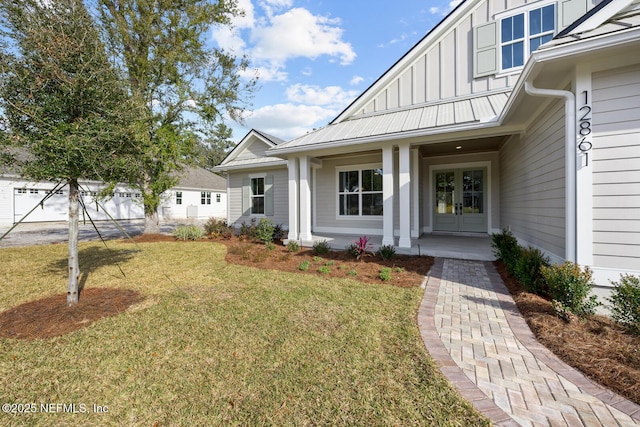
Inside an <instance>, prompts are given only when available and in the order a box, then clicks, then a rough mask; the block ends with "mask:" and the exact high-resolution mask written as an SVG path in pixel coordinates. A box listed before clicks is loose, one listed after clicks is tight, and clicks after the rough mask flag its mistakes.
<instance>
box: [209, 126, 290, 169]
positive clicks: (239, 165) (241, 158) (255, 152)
mask: <svg viewBox="0 0 640 427" xmlns="http://www.w3.org/2000/svg"><path fill="white" fill-rule="evenodd" d="M283 142H284V141H283V140H281V139H280V138H277V137H275V136H272V135H269V134H267V133H264V132H261V131H259V130H256V129H251V130H250V131H249V132H248V133H247V134H246V135H245V136H244V138H242V140H241V141H240V142H239V143H238V144H237V145H236V146H235V147H234V148H233V150H231V151H230V152H229V154H227V157H225V158H224V160H223V161H222V162H221V163H220V164H219V165H218V166H216V167H215V168H213V170H214V171H216V172H223V171H228V170H230V169H246V168H252V167H263V166H272V165H277V164H280V163H283V160H282V159H279V158H277V157H269V156H268V154H267V150H269V149H271V148H274V147H276V146H277V145H278V144H282V143H283Z"/></svg>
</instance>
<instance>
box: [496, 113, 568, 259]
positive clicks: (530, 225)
mask: <svg viewBox="0 0 640 427" xmlns="http://www.w3.org/2000/svg"><path fill="white" fill-rule="evenodd" d="M546 111H547V113H546V114H544V115H543V116H541V117H540V119H538V120H535V121H534V123H533V124H532V125H531V126H530V127H529V129H527V131H526V134H525V135H524V136H517V135H515V136H513V137H511V139H510V140H509V141H508V142H507V143H506V144H505V145H504V146H503V147H502V148H501V150H500V225H501V228H510V229H511V231H512V232H513V233H514V235H515V236H516V237H518V239H519V240H521V242H522V243H524V244H528V245H533V246H535V247H538V248H540V249H543V250H544V251H546V252H547V253H549V254H552V255H555V257H557V258H558V259H564V257H565V155H564V139H565V125H564V103H563V102H562V101H557V100H556V101H553V102H552V103H551V104H550V105H549V106H548V108H547V109H546Z"/></svg>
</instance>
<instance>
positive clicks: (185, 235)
mask: <svg viewBox="0 0 640 427" xmlns="http://www.w3.org/2000/svg"><path fill="white" fill-rule="evenodd" d="M171 234H172V235H173V237H175V238H176V239H178V240H200V239H202V236H204V230H202V229H201V228H200V227H198V226H196V225H179V226H177V227H176V228H175V229H174V230H173V232H172V233H171Z"/></svg>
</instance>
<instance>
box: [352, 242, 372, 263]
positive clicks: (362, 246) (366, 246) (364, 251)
mask: <svg viewBox="0 0 640 427" xmlns="http://www.w3.org/2000/svg"><path fill="white" fill-rule="evenodd" d="M370 249H371V243H370V242H369V238H368V237H367V236H362V237H360V238H359V239H358V240H354V241H353V243H352V244H351V245H349V246H348V247H347V251H348V252H349V253H350V254H351V255H353V256H354V257H356V259H358V260H360V261H362V258H363V257H365V256H366V255H368V253H369V250H370Z"/></svg>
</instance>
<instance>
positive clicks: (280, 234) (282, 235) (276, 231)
mask: <svg viewBox="0 0 640 427" xmlns="http://www.w3.org/2000/svg"><path fill="white" fill-rule="evenodd" d="M286 238H287V232H286V230H285V229H284V228H282V224H276V225H274V226H273V240H280V241H282V240H284V239H286Z"/></svg>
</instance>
